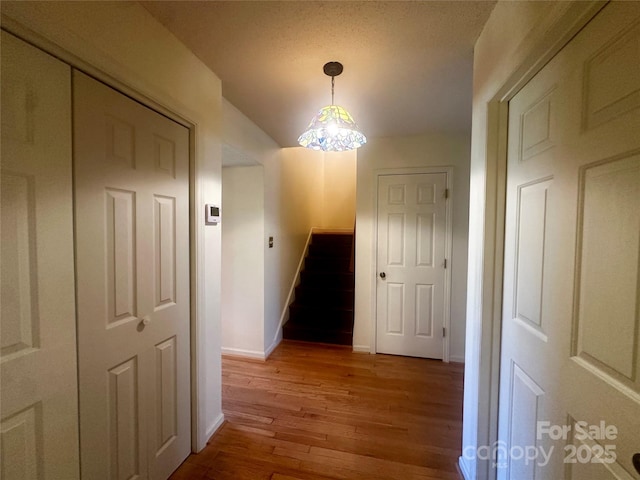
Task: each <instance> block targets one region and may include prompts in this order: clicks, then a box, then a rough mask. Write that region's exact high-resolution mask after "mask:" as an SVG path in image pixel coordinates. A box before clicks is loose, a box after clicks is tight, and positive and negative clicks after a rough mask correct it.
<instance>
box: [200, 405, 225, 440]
mask: <svg viewBox="0 0 640 480" xmlns="http://www.w3.org/2000/svg"><path fill="white" fill-rule="evenodd" d="M223 423H224V413H220V415H218V417H217V418H216V419H215V421H214V422H213V424H212V425H210V426H209V428H207V432H206V434H205V436H206V438H207V442H208V441H209V440H211V437H213V436H214V435H215V433H216V432H217V431H218V429H219V428H220V427H221V426H222V424H223ZM202 448H204V446H203V447H202Z"/></svg>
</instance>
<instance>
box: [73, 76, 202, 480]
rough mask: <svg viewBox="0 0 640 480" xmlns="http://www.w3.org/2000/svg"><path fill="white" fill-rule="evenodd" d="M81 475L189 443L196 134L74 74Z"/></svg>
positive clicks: (125, 468)
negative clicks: (192, 138)
mask: <svg viewBox="0 0 640 480" xmlns="http://www.w3.org/2000/svg"><path fill="white" fill-rule="evenodd" d="M73 80H74V158H75V163H74V165H75V172H74V173H75V193H76V197H75V213H76V217H75V221H76V258H77V275H78V336H79V370H80V376H79V380H80V440H81V447H82V449H81V451H82V455H81V461H82V473H83V476H85V477H86V478H91V479H96V480H97V479H102V478H104V479H107V478H109V479H133V478H151V479H164V478H167V477H168V476H169V475H170V474H171V472H172V471H173V470H174V469H175V468H177V467H178V465H179V464H180V463H181V462H182V461H183V460H184V459H185V458H186V457H187V455H188V454H189V452H190V445H191V436H190V431H191V430H190V419H191V417H190V373H189V372H190V367H189V358H190V357H189V351H190V350H189V348H190V347H189V341H190V338H189V335H190V322H189V315H190V308H189V217H188V215H189V131H188V130H187V129H186V128H185V127H183V126H181V125H179V124H177V123H175V122H173V121H171V120H169V119H167V118H166V117H164V116H162V115H160V114H158V113H156V112H154V111H152V110H150V109H149V108H147V107H144V106H143V105H141V104H139V103H137V102H135V101H133V100H131V99H130V98H128V97H126V96H124V95H122V94H120V93H119V92H117V91H115V90H113V89H111V88H109V87H107V86H105V85H103V84H102V83H100V82H98V81H96V80H93V79H91V78H89V77H87V76H86V75H84V74H82V73H79V72H75V73H74V77H73Z"/></svg>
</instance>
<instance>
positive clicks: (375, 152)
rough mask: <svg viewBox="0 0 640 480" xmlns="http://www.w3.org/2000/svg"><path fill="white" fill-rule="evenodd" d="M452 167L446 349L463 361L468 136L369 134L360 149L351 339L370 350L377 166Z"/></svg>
mask: <svg viewBox="0 0 640 480" xmlns="http://www.w3.org/2000/svg"><path fill="white" fill-rule="evenodd" d="M435 166H437V167H445V166H451V167H453V192H452V202H453V207H452V208H453V250H452V253H453V255H452V258H451V268H452V291H451V336H450V342H451V343H450V355H451V360H453V361H463V358H464V331H465V298H466V272H467V222H468V216H467V212H468V207H469V201H468V198H469V197H468V189H469V136H468V135H466V134H444V133H442V134H439V133H434V134H427V135H418V136H410V137H393V138H379V139H371V140H370V141H369V143H368V144H367V145H366V146H365V147H363V148H361V149H359V150H358V173H357V177H358V193H357V207H356V212H357V221H356V237H357V240H356V292H355V295H356V299H355V302H356V303H355V325H354V337H353V344H354V349H355V350H358V351H367V352H368V351H370V350H371V349H372V348H373V346H374V344H373V342H374V341H375V339H374V338H373V336H374V333H375V331H374V322H375V319H374V316H373V307H374V302H375V295H376V292H375V288H374V287H373V283H372V279H373V278H374V277H375V275H376V271H375V260H374V258H375V250H374V248H375V238H376V231H375V215H376V213H375V212H376V210H375V202H376V186H375V174H376V171H378V170H380V169H390V168H412V167H435Z"/></svg>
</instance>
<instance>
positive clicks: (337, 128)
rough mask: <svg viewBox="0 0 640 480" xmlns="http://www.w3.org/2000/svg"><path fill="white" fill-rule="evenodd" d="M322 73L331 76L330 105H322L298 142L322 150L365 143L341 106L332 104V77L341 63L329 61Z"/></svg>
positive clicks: (357, 146)
mask: <svg viewBox="0 0 640 480" xmlns="http://www.w3.org/2000/svg"><path fill="white" fill-rule="evenodd" d="M324 73H325V74H326V75H329V76H330V77H331V105H327V106H326V107H322V108H321V109H320V111H319V112H318V113H317V115H316V116H315V117H313V119H312V120H311V123H310V124H309V126H308V127H307V129H306V130H305V131H304V133H303V134H302V135H300V137H298V143H299V144H300V145H302V146H303V147H306V148H311V149H313V150H322V151H324V152H343V151H345V150H353V149H354V148H359V147H361V146H362V145H364V144H365V143H367V137H365V136H364V134H363V133H362V132H361V131H360V129H359V128H358V125H356V122H355V121H354V120H353V117H352V116H351V115H349V112H347V111H346V110H345V109H344V108H343V107H340V106H339V105H334V104H333V90H334V77H336V76H337V75H340V74H341V73H342V64H341V63H339V62H329V63H327V64H325V66H324Z"/></svg>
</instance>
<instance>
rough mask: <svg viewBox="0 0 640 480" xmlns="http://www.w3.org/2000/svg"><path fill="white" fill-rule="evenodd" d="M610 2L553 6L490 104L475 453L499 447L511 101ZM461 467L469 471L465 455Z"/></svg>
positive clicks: (481, 465)
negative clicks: (508, 129)
mask: <svg viewBox="0 0 640 480" xmlns="http://www.w3.org/2000/svg"><path fill="white" fill-rule="evenodd" d="M607 3H608V0H588V1H584V2H559V3H558V4H556V5H554V6H553V7H552V8H553V9H554V10H553V11H552V12H551V13H550V14H549V15H548V17H547V18H546V19H545V20H544V21H543V22H542V23H541V24H540V25H538V26H537V27H536V28H535V29H534V30H533V31H532V32H531V34H530V36H529V38H527V40H529V42H527V43H526V45H525V48H526V52H524V53H523V54H522V58H523V61H522V62H521V63H520V64H519V65H518V66H517V68H515V69H514V70H513V71H511V72H510V74H509V75H508V76H507V77H506V78H507V80H506V81H505V82H504V83H503V84H502V86H501V87H500V88H499V89H498V90H497V91H496V93H495V95H494V96H493V98H492V99H491V100H490V101H489V103H488V105H487V110H488V112H487V130H486V151H485V160H486V164H485V165H486V166H485V174H486V177H485V196H484V201H485V217H484V219H483V225H484V233H483V240H484V242H483V243H484V247H483V254H482V263H481V268H482V279H483V280H482V285H481V288H480V290H481V292H482V314H481V315H482V317H481V323H482V326H481V339H480V342H481V343H480V345H478V360H477V363H476V362H474V363H475V365H472V366H471V368H472V369H473V370H471V371H470V368H469V367H470V364H469V363H466V364H465V365H466V366H465V376H468V375H471V376H474V377H477V378H478V385H480V388H479V389H478V396H477V398H476V399H475V400H476V403H477V405H478V413H477V417H476V418H477V437H476V444H475V445H473V446H472V447H474V448H475V449H476V451H477V448H478V447H485V446H492V445H496V442H497V440H498V398H499V391H500V385H499V378H500V360H501V356H500V343H501V337H502V336H501V332H502V303H503V297H502V286H503V269H504V231H505V229H504V227H505V204H506V185H507V176H506V173H507V139H508V132H507V127H508V118H509V101H510V100H511V99H512V98H513V97H514V96H515V95H516V93H518V91H519V90H520V89H521V88H522V87H523V86H524V85H526V83H527V82H528V81H529V80H531V79H532V78H533V77H534V76H535V75H536V74H537V73H538V72H539V71H540V70H542V68H543V67H544V66H545V65H546V64H547V63H548V62H549V61H550V60H551V59H552V58H553V57H554V56H555V55H556V54H557V53H558V52H559V51H560V50H561V49H562V48H563V47H564V46H565V45H566V44H567V43H569V41H570V40H571V39H572V38H573V37H574V36H575V35H576V34H577V33H578V32H579V31H580V30H581V29H582V28H583V27H584V26H585V25H586V24H587V23H588V22H589V21H590V20H591V19H592V18H593V17H595V16H596V14H597V13H598V12H599V11H600V10H601V9H602V8H603V7H604V6H605V5H606V4H607ZM468 348H475V346H470V345H466V346H465V349H468ZM483 386H484V387H483ZM465 394H466V393H465ZM470 394H473V393H472V392H471V393H470ZM468 447H469V446H467V448H468ZM463 448H465V447H464V446H463ZM475 462H476V478H477V479H478V480H493V479H495V478H496V469H495V468H493V467H492V465H491V461H490V460H478V459H476V460H475ZM460 466H461V467H462V468H461V469H462V471H463V473H464V472H465V468H464V462H463V461H462V457H461V460H460ZM465 478H466V477H465ZM467 480H470V479H467Z"/></svg>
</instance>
